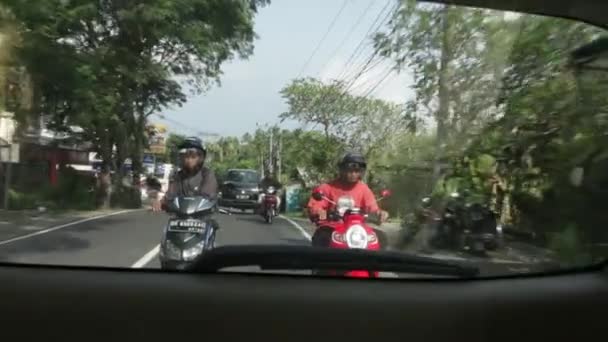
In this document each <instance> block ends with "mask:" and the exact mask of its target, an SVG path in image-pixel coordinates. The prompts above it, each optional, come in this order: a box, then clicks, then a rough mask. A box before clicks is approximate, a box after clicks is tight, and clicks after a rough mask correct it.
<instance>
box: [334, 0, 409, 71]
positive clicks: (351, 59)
mask: <svg viewBox="0 0 608 342" xmlns="http://www.w3.org/2000/svg"><path fill="white" fill-rule="evenodd" d="M389 5H390V2H388V1H387V3H386V5H384V7H382V9H381V10H380V12H379V13H378V15H377V16H376V18H375V19H374V21H373V22H372V24H371V25H370V27H369V29H368V30H367V32H366V33H365V35H364V36H363V39H361V41H360V42H359V44H357V46H356V47H355V50H354V51H353V53H352V54H351V55H350V57H349V58H348V60H347V61H346V63H344V67H343V68H342V71H341V72H340V74H339V75H338V79H340V78H342V77H343V76H345V72H347V70H348V69H347V68H348V66H349V65H350V64H351V63H352V62H354V60H355V59H356V58H357V57H358V56H359V55H360V54H361V52H362V51H363V49H362V47H363V44H364V43H365V41H366V40H367V39H368V37H369V35H370V33H372V30H373V29H374V26H376V24H377V23H378V20H380V18H381V17H382V15H383V14H384V12H385V11H386V10H387V9H388V6H389ZM397 7H398V5H395V6H394V8H395V9H396V8H397ZM392 12H393V11H390V12H389V14H390V13H392ZM387 18H388V15H387V16H385V18H384V19H383V22H384V21H386V19H387ZM381 26H382V23H381V24H380V25H379V26H378V27H377V28H376V29H375V30H374V33H376V32H378V30H379V29H380V27H381Z"/></svg>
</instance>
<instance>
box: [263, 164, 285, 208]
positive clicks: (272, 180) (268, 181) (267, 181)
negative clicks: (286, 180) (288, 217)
mask: <svg viewBox="0 0 608 342" xmlns="http://www.w3.org/2000/svg"><path fill="white" fill-rule="evenodd" d="M271 186H272V187H274V188H275V190H276V194H275V195H276V198H277V212H279V211H280V210H281V188H282V187H283V185H282V184H281V183H280V182H279V181H278V180H277V179H276V177H275V176H274V175H273V174H272V173H267V174H266V176H264V178H263V179H262V180H261V181H260V184H258V187H259V188H260V195H259V196H258V213H262V210H263V209H264V208H263V203H264V197H265V196H266V190H267V189H268V187H271Z"/></svg>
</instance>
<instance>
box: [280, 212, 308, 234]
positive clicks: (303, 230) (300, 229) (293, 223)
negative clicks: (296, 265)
mask: <svg viewBox="0 0 608 342" xmlns="http://www.w3.org/2000/svg"><path fill="white" fill-rule="evenodd" d="M279 217H280V218H282V219H283V220H285V221H287V222H289V223H291V225H292V226H294V227H296V229H297V230H298V231H300V233H301V234H302V235H303V236H304V237H305V238H307V239H308V240H312V236H310V234H309V233H308V232H307V231H306V229H304V228H303V227H302V226H300V224H299V223H297V222H296V221H294V220H292V219H290V218H288V217H285V216H283V215H279Z"/></svg>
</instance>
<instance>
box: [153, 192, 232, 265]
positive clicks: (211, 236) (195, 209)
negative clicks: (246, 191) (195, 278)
mask: <svg viewBox="0 0 608 342" xmlns="http://www.w3.org/2000/svg"><path fill="white" fill-rule="evenodd" d="M163 209H164V210H166V211H167V213H169V214H170V215H171V218H170V219H169V222H168V223H167V225H166V226H165V228H164V230H163V236H162V238H161V243H160V252H159V259H160V264H161V268H162V269H174V270H184V269H187V268H188V267H189V266H190V265H191V264H192V263H193V262H194V261H195V260H196V259H197V258H198V257H199V256H201V255H202V254H204V253H205V252H206V251H208V250H210V249H212V248H214V247H215V235H216V231H217V230H218V229H219V224H218V223H217V221H216V220H214V219H213V214H214V213H215V212H220V213H223V214H229V213H228V212H227V211H226V210H223V209H218V208H217V202H216V200H211V199H209V198H208V197H204V196H196V197H176V198H174V199H173V200H171V201H169V202H168V203H167V204H166V205H165V206H164V207H163Z"/></svg>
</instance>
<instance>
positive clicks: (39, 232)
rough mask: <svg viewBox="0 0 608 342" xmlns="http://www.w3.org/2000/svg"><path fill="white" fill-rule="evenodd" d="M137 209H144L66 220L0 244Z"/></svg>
mask: <svg viewBox="0 0 608 342" xmlns="http://www.w3.org/2000/svg"><path fill="white" fill-rule="evenodd" d="M139 210H144V209H126V210H121V211H116V212H113V213H108V214H103V215H97V216H92V217H87V218H84V219H81V220H78V221H73V222H68V223H64V224H61V225H58V226H54V227H49V228H45V229H43V230H39V231H37V232H33V233H29V234H25V235H21V236H16V237H14V238H10V239H8V240H2V241H0V246H3V245H8V244H9V243H12V242H16V241H20V240H25V239H29V238H31V237H34V236H38V235H42V234H46V233H50V232H54V231H56V230H59V229H63V228H67V227H71V226H74V225H77V224H80V223H84V222H89V221H93V220H98V219H102V218H105V217H110V216H114V215H120V214H126V213H131V212H135V211H139Z"/></svg>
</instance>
